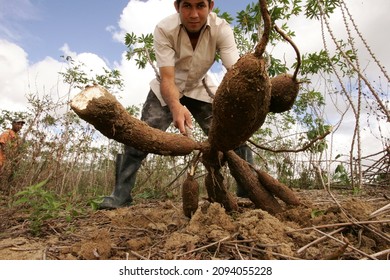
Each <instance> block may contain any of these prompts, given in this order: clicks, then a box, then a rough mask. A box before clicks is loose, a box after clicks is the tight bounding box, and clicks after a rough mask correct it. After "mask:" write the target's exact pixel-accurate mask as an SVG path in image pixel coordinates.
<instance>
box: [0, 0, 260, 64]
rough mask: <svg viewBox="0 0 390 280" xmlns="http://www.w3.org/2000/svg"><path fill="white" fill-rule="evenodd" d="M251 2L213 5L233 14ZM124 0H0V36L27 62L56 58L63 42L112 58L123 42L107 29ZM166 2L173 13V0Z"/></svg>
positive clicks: (114, 23) (79, 50) (126, 0)
mask: <svg viewBox="0 0 390 280" xmlns="http://www.w3.org/2000/svg"><path fill="white" fill-rule="evenodd" d="M143 2H147V1H143ZM252 2H254V1H253V0H240V1H238V0H224V1H222V0H218V1H216V2H215V3H216V4H215V5H216V7H219V8H220V9H221V10H222V11H226V12H228V13H230V14H232V15H233V16H234V15H236V13H237V12H238V11H240V10H243V9H245V7H246V5H248V4H249V3H252ZM128 3H129V0H110V1H109V0H31V1H27V0H0V6H1V10H2V11H0V20H1V24H2V26H3V28H0V39H1V38H3V39H7V40H10V41H11V42H14V43H16V44H18V45H20V46H21V47H22V48H23V49H24V50H25V51H26V52H27V53H28V58H29V61H30V63H36V62H38V61H40V60H43V59H44V58H45V57H46V56H51V57H53V58H59V57H60V56H61V55H62V54H63V53H62V51H61V50H60V48H61V47H62V46H63V45H64V44H65V43H67V44H68V45H69V47H70V48H71V49H72V50H73V51H75V52H77V53H83V52H91V53H95V54H97V55H99V56H101V57H105V58H107V59H108V60H109V61H110V62H112V61H114V60H119V59H120V57H121V54H122V52H123V51H125V46H124V45H123V42H119V41H118V40H114V38H113V36H112V33H111V32H112V31H113V30H117V29H118V21H119V20H120V16H121V14H122V11H123V10H124V8H125V7H126V6H127V4H128ZM169 5H170V8H171V11H172V13H174V12H175V10H174V7H173V0H171V1H170V2H169ZM144 20H145V21H154V22H156V23H157V21H158V19H157V18H156V19H155V20H154V19H151V18H148V15H147V12H146V13H145V15H144Z"/></svg>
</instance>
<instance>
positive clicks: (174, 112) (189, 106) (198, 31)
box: [99, 0, 252, 209]
mask: <svg viewBox="0 0 390 280" xmlns="http://www.w3.org/2000/svg"><path fill="white" fill-rule="evenodd" d="M174 6H175V9H176V11H177V13H176V14H174V15H171V16H168V17H167V18H165V19H163V20H162V21H161V22H159V23H158V24H157V26H156V28H155V30H154V48H155V53H156V60H157V66H158V68H159V77H157V78H156V79H154V80H153V81H151V83H150V87H151V90H150V92H149V94H148V97H147V99H146V101H145V103H144V106H143V109H142V116H141V120H143V121H145V122H146V123H147V124H148V125H150V126H151V127H154V128H158V129H161V130H163V131H165V130H166V129H167V128H168V127H169V125H170V124H171V123H172V122H173V124H174V125H175V127H177V128H178V129H179V131H180V133H182V134H184V135H187V131H188V130H189V131H190V130H191V129H192V128H193V124H192V120H191V116H193V117H194V119H195V120H196V121H197V122H198V123H199V125H200V127H201V128H202V130H203V131H204V132H205V133H206V134H208V130H209V127H210V125H211V114H212V101H213V99H212V96H210V95H212V94H209V93H208V91H207V90H206V88H205V81H207V72H208V70H209V69H210V68H211V66H212V65H213V63H214V61H215V56H216V53H217V52H218V53H219V55H220V57H221V60H222V63H223V65H224V66H225V67H226V68H230V67H231V66H232V65H233V64H234V63H235V62H236V61H237V60H238V58H239V54H238V50H237V46H236V44H235V40H234V35H233V31H232V29H231V27H230V26H229V24H228V23H227V22H226V21H225V20H223V19H220V18H218V17H217V15H216V14H215V13H213V12H211V11H212V9H213V7H214V1H212V0H176V1H174ZM207 83H208V84H209V81H207ZM209 90H210V91H214V92H215V90H216V86H215V85H210V84H209ZM236 152H237V154H238V155H239V156H240V157H242V158H243V159H245V160H247V161H248V162H251V161H252V153H251V150H250V149H249V147H248V146H246V145H243V146H241V147H239V148H237V149H236ZM146 156H147V153H145V152H142V151H139V150H137V149H135V148H133V147H129V146H125V152H124V154H123V155H120V156H119V157H118V158H117V164H116V167H117V170H116V182H115V188H114V191H113V193H112V194H111V195H110V196H108V197H105V198H104V200H103V202H102V203H101V204H100V205H99V208H100V209H115V208H120V207H125V206H128V205H130V204H131V202H132V197H131V194H130V192H131V189H132V188H133V186H134V184H135V178H136V173H137V171H138V169H139V168H140V165H141V162H142V160H143V159H144V158H145V157H146ZM243 194H244V193H243V189H242V188H240V187H238V195H243Z"/></svg>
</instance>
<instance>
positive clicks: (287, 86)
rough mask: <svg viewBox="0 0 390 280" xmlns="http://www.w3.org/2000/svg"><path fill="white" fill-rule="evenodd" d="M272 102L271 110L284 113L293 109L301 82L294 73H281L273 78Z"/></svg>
mask: <svg viewBox="0 0 390 280" xmlns="http://www.w3.org/2000/svg"><path fill="white" fill-rule="evenodd" d="M271 85H272V89H271V103H270V106H269V111H270V112H272V113H282V112H285V111H288V110H290V109H291V107H292V106H293V105H294V101H295V99H296V97H297V95H298V92H299V83H298V82H297V81H296V80H295V79H294V77H293V75H290V74H280V75H278V76H276V77H273V78H271Z"/></svg>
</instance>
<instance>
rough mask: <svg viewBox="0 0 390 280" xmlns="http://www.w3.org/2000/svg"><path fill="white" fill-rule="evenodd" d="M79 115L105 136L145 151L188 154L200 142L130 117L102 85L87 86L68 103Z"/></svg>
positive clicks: (198, 146) (195, 148) (197, 146)
mask: <svg viewBox="0 0 390 280" xmlns="http://www.w3.org/2000/svg"><path fill="white" fill-rule="evenodd" d="M70 106H71V108H72V109H73V111H75V112H76V114H77V115H79V117H81V118H82V119H84V120H86V121H87V122H89V123H90V124H92V125H93V126H94V127H95V128H96V129H97V130H99V131H100V132H101V133H102V134H103V135H105V136H107V137H108V138H111V139H114V140H116V141H118V142H120V143H123V144H126V145H129V146H133V147H134V148H137V149H139V150H141V151H144V152H149V153H154V154H160V155H172V156H174V155H188V154H189V153H191V152H192V151H194V150H198V149H200V148H201V145H200V144H199V143H197V142H195V141H194V140H192V139H190V138H189V137H186V136H183V135H178V134H174V133H166V132H164V131H161V130H159V129H155V128H152V127H150V126H148V125H147V124H146V123H145V122H143V121H140V120H138V119H136V118H134V117H132V116H131V115H130V114H129V113H128V112H127V111H126V109H125V108H124V107H123V106H122V105H121V104H120V103H119V102H118V101H117V100H116V98H115V97H114V96H113V95H111V94H110V93H109V92H108V91H107V90H106V89H105V88H103V87H101V86H97V85H96V86H90V87H86V88H85V89H84V90H83V91H82V92H80V93H79V94H78V95H77V96H75V97H74V98H73V100H72V102H71V104H70Z"/></svg>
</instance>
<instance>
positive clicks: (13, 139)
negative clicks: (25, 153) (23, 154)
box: [0, 129, 18, 166]
mask: <svg viewBox="0 0 390 280" xmlns="http://www.w3.org/2000/svg"><path fill="white" fill-rule="evenodd" d="M0 144H1V148H0V166H2V165H3V164H4V162H5V160H6V151H8V150H9V149H10V148H11V149H15V148H16V147H17V146H18V134H16V133H15V131H13V130H12V129H8V130H6V131H4V132H3V133H2V134H1V135H0Z"/></svg>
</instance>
